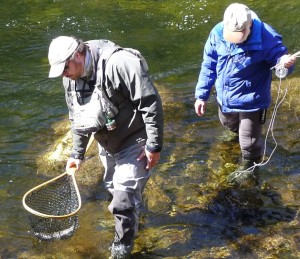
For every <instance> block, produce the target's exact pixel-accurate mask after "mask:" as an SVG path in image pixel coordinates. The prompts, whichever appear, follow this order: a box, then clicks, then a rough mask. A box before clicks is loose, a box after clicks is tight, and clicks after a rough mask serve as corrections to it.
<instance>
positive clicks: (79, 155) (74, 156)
mask: <svg viewBox="0 0 300 259" xmlns="http://www.w3.org/2000/svg"><path fill="white" fill-rule="evenodd" d="M70 157H72V158H74V159H80V160H83V159H84V155H82V154H77V153H71V155H70Z"/></svg>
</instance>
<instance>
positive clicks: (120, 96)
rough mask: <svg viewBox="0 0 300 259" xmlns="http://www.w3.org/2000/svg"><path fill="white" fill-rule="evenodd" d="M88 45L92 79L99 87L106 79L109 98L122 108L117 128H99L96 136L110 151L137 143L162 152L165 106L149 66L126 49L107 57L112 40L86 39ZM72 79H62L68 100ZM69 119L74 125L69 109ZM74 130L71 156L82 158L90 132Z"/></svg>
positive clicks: (116, 118) (117, 120)
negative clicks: (106, 52)
mask: <svg viewBox="0 0 300 259" xmlns="http://www.w3.org/2000/svg"><path fill="white" fill-rule="evenodd" d="M86 45H87V46H88V47H89V51H90V53H91V57H92V62H93V63H92V73H91V75H90V76H89V79H90V80H91V82H92V83H95V85H96V87H97V86H99V84H102V82H103V80H104V82H105V83H104V85H105V90H106V93H107V96H108V97H109V100H110V101H111V102H113V103H114V104H115V106H116V107H118V109H119V113H118V114H117V116H116V117H115V118H114V119H115V121H116V124H117V127H116V128H115V129H114V130H111V131H108V130H107V128H106V127H104V128H103V129H100V130H99V131H98V132H96V133H95V134H94V137H95V139H96V140H97V141H98V142H99V143H100V145H101V146H102V147H103V148H104V149H105V150H106V151H107V152H109V153H111V154H115V153H118V152H120V151H121V150H123V149H125V148H127V147H129V146H131V145H134V144H136V143H145V145H146V149H147V150H148V151H150V152H160V151H161V149H162V145H163V108H162V102H161V99H160V96H159V94H158V92H157V89H156V88H155V86H154V85H153V83H152V81H151V79H150V78H149V75H148V71H147V69H148V68H147V67H145V65H143V62H141V59H140V58H138V57H137V56H136V55H134V54H132V53H130V52H128V51H127V50H125V49H123V48H119V49H118V50H117V51H115V52H114V53H113V54H112V55H109V57H108V59H107V60H105V58H106V57H105V48H107V47H108V48H111V47H116V45H115V44H114V43H113V42H111V41H107V40H92V41H88V42H86ZM103 64H105V69H104V67H103ZM103 69H104V70H103ZM103 71H104V73H103ZM71 81H72V80H71V79H69V78H66V77H64V78H63V85H64V88H65V93H66V101H67V102H68V98H70V97H69V96H70V95H69V94H68V87H69V86H70V83H71ZM69 118H70V121H71V126H72V118H73V114H72V111H71V110H70V109H69ZM72 132H73V149H72V153H71V156H72V157H74V158H78V159H83V158H84V154H85V151H86V146H87V143H88V140H89V138H90V135H88V134H79V133H77V132H76V131H74V130H73V131H72Z"/></svg>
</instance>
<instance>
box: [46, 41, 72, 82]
mask: <svg viewBox="0 0 300 259" xmlns="http://www.w3.org/2000/svg"><path fill="white" fill-rule="evenodd" d="M77 46H78V42H77V41H76V40H75V39H74V38H72V37H67V36H59V37H57V38H55V39H53V40H52V42H51V44H50V46H49V52H48V60H49V64H50V66H51V68H50V72H49V77H50V78H52V77H58V76H60V75H62V73H63V72H64V68H65V64H66V60H67V59H68V58H69V57H70V56H71V55H72V54H73V53H74V51H75V50H76V48H77Z"/></svg>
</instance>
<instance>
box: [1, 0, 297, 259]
mask: <svg viewBox="0 0 300 259" xmlns="http://www.w3.org/2000/svg"><path fill="white" fill-rule="evenodd" d="M229 3H231V1H201V0H198V1H189V0H186V1H146V0H145V1H125V0H123V1H114V0H113V1H108V0H98V1H91V0H88V1H81V2H79V1H74V0H72V1H11V0H9V1H5V2H3V3H1V10H0V13H1V15H0V33H1V45H0V51H1V62H0V71H1V74H0V89H1V92H0V145H1V149H0V206H1V210H0V257H1V258H107V257H108V255H109V253H108V247H109V245H110V242H111V240H112V238H113V228H114V222H113V218H112V216H111V215H110V213H109V212H108V210H107V205H108V200H109V197H108V195H107V193H106V192H105V190H104V189H103V187H102V185H101V183H100V182H101V173H102V168H101V166H100V165H99V164H98V162H97V158H96V155H95V154H94V157H93V159H94V160H93V159H91V160H90V161H93V163H95V166H94V167H93V166H90V167H89V166H88V163H87V164H86V169H85V170H86V171H84V170H83V172H82V175H80V177H79V179H78V182H79V187H80V190H81V193H82V200H83V207H82V209H81V210H80V213H79V221H80V228H79V229H78V231H77V232H76V234H75V235H74V236H73V237H72V238H71V239H69V240H64V241H55V242H40V241H38V240H37V239H36V238H35V237H34V236H33V235H32V233H31V229H30V227H29V225H28V221H27V215H28V214H27V213H26V211H25V210H24V209H23V207H22V203H21V200H22V196H23V195H24V193H25V192H26V191H27V190H29V189H30V188H32V187H34V186H35V185H37V184H38V183H41V182H43V181H45V180H48V179H49V178H51V177H53V176H55V175H58V174H60V173H62V172H63V165H64V163H63V162H61V163H57V164H55V165H52V167H48V165H47V164H46V163H45V165H44V167H41V162H40V160H38V159H39V158H40V156H41V155H42V154H44V153H45V152H49V151H50V152H51V148H52V147H53V146H52V144H53V142H54V141H56V140H57V139H58V138H59V137H61V135H63V134H65V133H66V132H63V133H61V132H60V135H58V133H57V130H55V129H56V125H57V124H56V123H59V122H60V121H65V119H66V113H67V110H66V106H65V102H64V95H63V89H62V87H61V81H60V79H48V78H47V74H48V70H49V66H48V61H47V50H48V46H49V43H50V41H51V39H52V38H54V37H56V36H58V35H76V36H79V37H81V38H83V39H84V40H89V39H96V38H107V39H110V40H112V41H115V42H116V43H118V44H119V45H121V46H124V47H133V48H137V49H139V50H140V51H141V52H142V53H143V55H144V56H145V57H146V58H147V61H148V63H149V67H150V72H151V76H152V79H153V80H154V82H155V84H156V85H157V88H158V90H159V91H160V93H161V96H162V99H163V103H164V110H165V145H164V150H163V153H162V159H161V163H160V164H159V165H158V167H157V169H156V172H155V174H154V176H153V177H152V179H151V180H150V181H149V183H148V185H147V188H146V190H145V203H146V205H147V208H146V209H145V212H144V213H143V214H142V217H141V225H140V231H139V236H138V238H137V240H136V243H135V248H134V253H133V256H134V258H298V257H299V256H300V254H299V245H298V243H299V238H300V231H299V218H298V207H299V198H300V197H299V196H300V192H299V191H300V177H299V166H300V162H299V159H300V144H299V137H300V130H299V118H300V117H299V113H300V105H299V102H298V99H299V93H300V88H299V85H300V82H299V79H298V78H299V69H298V67H299V65H298V67H296V70H295V72H294V74H293V75H292V76H290V77H289V78H288V79H287V80H283V81H282V82H281V83H280V81H278V80H277V79H275V80H274V86H273V107H274V105H275V103H276V95H277V92H278V87H279V86H280V87H281V89H280V97H279V100H280V98H282V97H283V96H284V90H285V88H287V89H288V90H287V96H286V97H285V99H284V101H283V103H282V105H281V106H280V107H279V109H278V111H277V114H276V119H275V124H274V131H271V132H270V134H269V137H268V139H267V142H266V143H267V149H266V157H267V158H268V157H269V156H270V155H271V154H272V151H273V150H274V148H275V147H276V149H275V152H274V153H273V155H272V157H271V159H270V161H269V163H268V164H267V165H266V166H264V167H262V168H261V172H262V173H261V178H262V179H261V180H262V182H261V186H260V188H255V189H248V190H240V189H232V188H229V187H228V186H227V185H226V183H225V181H224V180H225V178H226V176H227V175H228V173H229V172H230V171H232V170H233V169H234V168H235V167H236V165H237V161H238V158H239V149H238V146H237V145H236V144H235V143H230V142H226V141H224V140H222V139H221V138H220V137H219V136H221V135H222V134H223V128H222V127H221V126H220V123H219V121H218V117H217V112H216V104H215V98H214V97H215V96H214V95H213V96H212V98H211V100H210V102H209V106H208V110H207V114H206V116H205V117H203V118H198V117H197V116H196V115H195V114H194V110H193V103H194V86H195V84H196V81H197V77H198V73H199V67H200V61H201V55H202V49H203V45H204V43H205V40H206V38H207V36H208V33H209V31H210V30H211V28H212V26H214V24H215V23H216V22H218V21H219V20H220V19H221V17H222V14H223V11H224V9H225V7H226V6H227V5H228V4H229ZM245 3H246V4H248V5H249V6H251V7H253V9H255V11H256V12H257V14H258V15H259V16H261V18H262V19H263V20H264V21H266V22H269V23H271V24H272V25H273V26H274V27H275V28H276V29H277V30H278V31H279V32H280V33H282V34H283V36H284V39H285V43H286V45H287V46H288V47H289V49H290V51H291V52H292V53H293V52H296V51H299V50H300V46H298V39H299V33H298V24H299V20H300V18H299V14H298V11H297V10H299V8H300V3H298V2H297V1H291V0H290V1H285V2H282V1H279V0H272V1H245ZM272 111H273V109H270V110H269V112H268V120H267V123H266V125H265V131H264V133H265V134H266V133H267V129H268V125H269V123H270V118H271V114H272ZM272 134H273V137H272ZM274 139H275V140H274ZM94 153H96V151H95V150H94ZM45 167H47V168H45ZM93 168H97V169H96V170H94V169H93Z"/></svg>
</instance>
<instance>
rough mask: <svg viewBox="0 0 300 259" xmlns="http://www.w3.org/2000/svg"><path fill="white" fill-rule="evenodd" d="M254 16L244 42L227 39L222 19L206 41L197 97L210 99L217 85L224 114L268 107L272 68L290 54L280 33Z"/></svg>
mask: <svg viewBox="0 0 300 259" xmlns="http://www.w3.org/2000/svg"><path fill="white" fill-rule="evenodd" d="M253 14H254V13H253ZM252 17H255V18H253V22H252V27H251V33H250V35H249V37H248V39H247V40H246V41H245V42H243V43H241V44H232V43H229V42H227V41H225V39H224V38H223V22H220V23H219V24H217V25H216V26H215V27H214V28H213V30H212V31H211V33H210V35H209V38H208V40H207V42H206V44H205V48H204V53H203V62H202V66H201V71H200V74H199V80H198V83H197V85H196V91H195V97H196V98H198V99H202V100H204V101H206V100H208V98H209V95H210V92H211V89H212V87H213V85H215V88H216V92H217V101H218V103H219V105H220V106H221V109H222V111H223V112H225V113H226V112H245V111H246V112H250V111H257V110H259V109H266V108H268V107H269V105H270V102H271V89H270V88H271V80H272V71H271V70H270V68H271V67H273V66H274V65H276V63H277V60H278V59H279V58H280V57H281V56H282V55H284V54H286V53H287V48H286V47H285V46H284V45H283V43H282V37H281V35H279V34H278V33H276V32H275V31H274V30H273V29H272V28H271V27H270V26H269V25H268V24H266V23H263V22H261V21H260V20H259V19H258V18H257V17H256V15H255V14H254V15H252ZM291 71H292V68H291V69H290V70H289V72H291Z"/></svg>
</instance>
